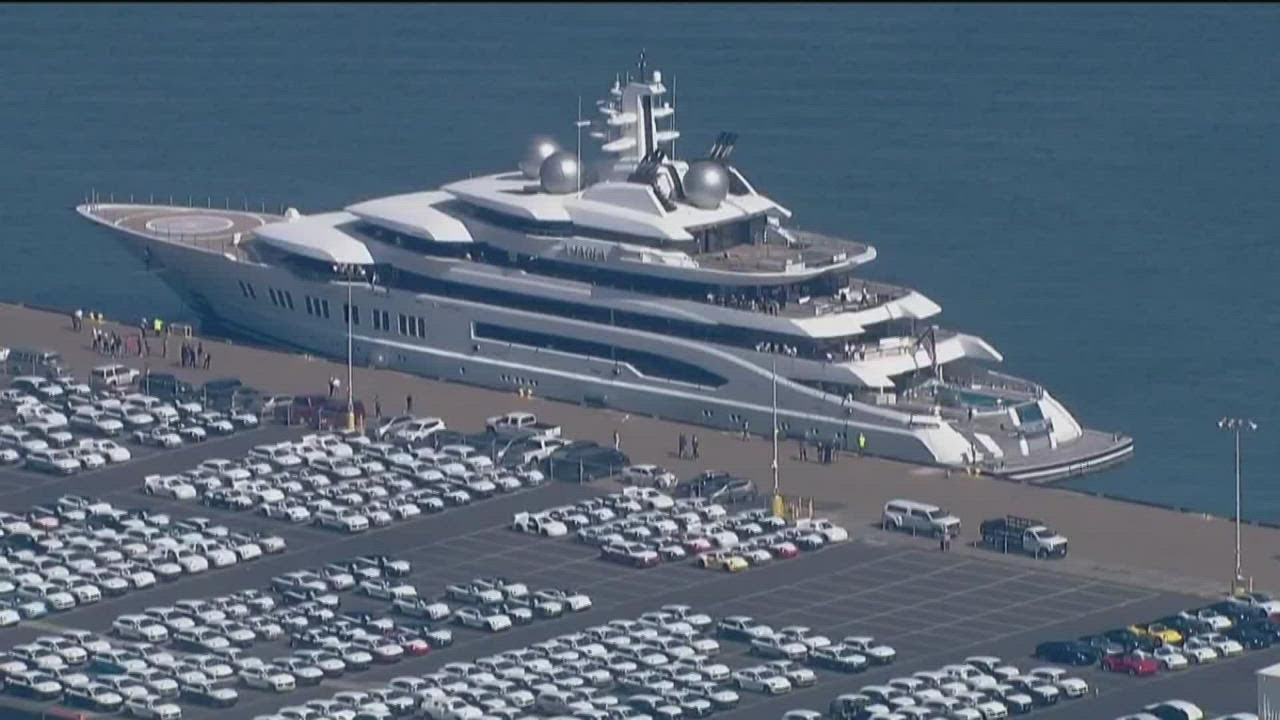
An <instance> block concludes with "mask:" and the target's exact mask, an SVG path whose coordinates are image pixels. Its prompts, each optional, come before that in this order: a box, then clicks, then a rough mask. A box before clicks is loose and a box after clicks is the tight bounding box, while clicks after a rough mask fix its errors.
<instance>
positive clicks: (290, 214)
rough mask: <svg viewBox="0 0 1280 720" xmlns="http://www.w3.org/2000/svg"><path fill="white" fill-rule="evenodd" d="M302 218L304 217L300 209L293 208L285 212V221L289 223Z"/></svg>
mask: <svg viewBox="0 0 1280 720" xmlns="http://www.w3.org/2000/svg"><path fill="white" fill-rule="evenodd" d="M300 217H302V213H300V212H298V208H295V207H291V208H289V209H288V210H285V211H284V219H285V220H288V221H289V222H293V221H294V220H297V219H298V218H300Z"/></svg>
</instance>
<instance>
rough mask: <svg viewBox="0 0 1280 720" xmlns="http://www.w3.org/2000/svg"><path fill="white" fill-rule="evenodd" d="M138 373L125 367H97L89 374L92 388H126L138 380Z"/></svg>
mask: <svg viewBox="0 0 1280 720" xmlns="http://www.w3.org/2000/svg"><path fill="white" fill-rule="evenodd" d="M138 374H139V373H138V371H137V370H134V369H133V368H131V367H129V366H127V365H118V364H117V365H99V366H98V367H96V368H94V369H93V371H92V372H90V373H89V385H90V387H93V388H116V387H128V386H130V385H132V384H133V382H134V381H135V380H137V379H138Z"/></svg>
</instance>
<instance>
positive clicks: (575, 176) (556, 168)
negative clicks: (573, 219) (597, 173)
mask: <svg viewBox="0 0 1280 720" xmlns="http://www.w3.org/2000/svg"><path fill="white" fill-rule="evenodd" d="M579 178H580V170H579V168H578V159H577V158H576V157H574V156H573V154H572V153H567V152H563V151H561V152H558V153H555V154H554V155H552V156H551V157H549V158H547V159H546V160H543V161H542V168H541V169H540V170H539V171H538V182H539V183H540V184H541V185H542V189H543V191H545V192H548V193H551V194H553V195H564V194H566V193H571V192H577V190H578V186H579Z"/></svg>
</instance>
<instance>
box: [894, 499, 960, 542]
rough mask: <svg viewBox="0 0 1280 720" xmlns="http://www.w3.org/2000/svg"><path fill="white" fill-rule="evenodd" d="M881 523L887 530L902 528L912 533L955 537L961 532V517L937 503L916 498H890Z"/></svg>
mask: <svg viewBox="0 0 1280 720" xmlns="http://www.w3.org/2000/svg"><path fill="white" fill-rule="evenodd" d="M880 524H881V526H882V527H884V529H885V530H902V531H904V532H909V533H911V534H912V535H931V536H933V537H941V536H942V535H944V534H945V535H949V536H951V537H955V536H957V535H959V534H960V518H957V517H956V516H954V515H952V514H951V513H949V512H947V511H946V510H943V509H942V508H940V507H938V506H937V505H930V504H928V503H922V502H916V501H915V500H890V501H889V502H887V503H885V504H884V513H883V514H882V515H881V518H880Z"/></svg>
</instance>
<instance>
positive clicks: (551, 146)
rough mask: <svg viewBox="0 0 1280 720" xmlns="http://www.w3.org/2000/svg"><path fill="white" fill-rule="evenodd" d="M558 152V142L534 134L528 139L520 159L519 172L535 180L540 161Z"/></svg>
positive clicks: (540, 164)
mask: <svg viewBox="0 0 1280 720" xmlns="http://www.w3.org/2000/svg"><path fill="white" fill-rule="evenodd" d="M558 152H560V143H558V142H556V141H555V139H554V138H549V137H547V136H546V135H535V136H534V137H532V138H530V139H529V147H527V148H525V151H524V158H523V159H521V160H520V172H522V173H524V176H525V177H526V178H528V179H530V180H537V179H538V173H539V170H540V169H541V168H542V161H543V160H546V159H547V158H549V157H551V156H552V155H555V154H556V153H558Z"/></svg>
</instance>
